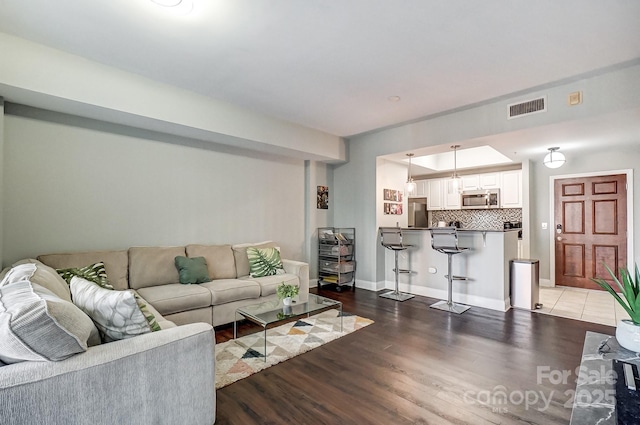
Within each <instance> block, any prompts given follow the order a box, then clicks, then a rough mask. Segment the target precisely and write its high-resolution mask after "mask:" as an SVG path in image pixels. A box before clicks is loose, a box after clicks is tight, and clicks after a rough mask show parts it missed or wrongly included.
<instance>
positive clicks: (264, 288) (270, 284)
mask: <svg viewBox="0 0 640 425" xmlns="http://www.w3.org/2000/svg"><path fill="white" fill-rule="evenodd" d="M250 280H251V281H254V282H256V283H257V284H258V285H260V295H261V296H263V297H266V296H269V295H272V294H275V293H276V288H277V286H278V285H280V284H281V283H286V284H287V285H293V286H297V287H300V279H299V278H298V276H297V275H295V274H288V273H287V274H279V275H273V276H264V277H256V278H250Z"/></svg>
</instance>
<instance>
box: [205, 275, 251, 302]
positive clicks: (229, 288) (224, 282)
mask: <svg viewBox="0 0 640 425" xmlns="http://www.w3.org/2000/svg"><path fill="white" fill-rule="evenodd" d="M200 286H202V287H204V288H207V289H208V290H209V291H211V304H212V305H220V304H226V303H230V302H232V301H238V300H247V299H253V298H258V297H260V285H259V284H258V283H257V282H253V281H251V280H240V279H216V280H212V281H211V282H206V283H203V284H202V285H200Z"/></svg>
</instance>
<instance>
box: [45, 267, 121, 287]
mask: <svg viewBox="0 0 640 425" xmlns="http://www.w3.org/2000/svg"><path fill="white" fill-rule="evenodd" d="M56 272H58V274H59V275H60V276H61V277H62V278H63V279H64V280H65V281H66V282H67V283H68V284H69V285H70V284H71V278H72V277H74V276H78V277H81V278H83V279H87V280H88V281H90V282H93V283H95V284H96V285H98V286H100V287H101V288H105V289H113V286H112V285H110V284H109V280H108V279H107V271H106V270H105V268H104V263H102V262H100V263H95V264H90V265H88V266H86V267H72V268H70V269H56Z"/></svg>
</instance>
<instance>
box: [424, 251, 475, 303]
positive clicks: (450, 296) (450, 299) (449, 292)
mask: <svg viewBox="0 0 640 425" xmlns="http://www.w3.org/2000/svg"><path fill="white" fill-rule="evenodd" d="M452 257H453V255H452V254H447V263H448V264H447V271H448V274H447V276H446V277H447V283H448V288H447V301H438V302H437V303H435V304H431V306H430V307H432V308H437V309H438V310H444V311H449V312H451V313H456V314H461V313H464V312H465V311H467V310H469V308H470V307H469V306H466V305H461V304H456V303H454V302H453V280H454V279H455V280H467V278H466V277H461V276H454V275H453V271H452V270H451V268H452V267H451V258H452Z"/></svg>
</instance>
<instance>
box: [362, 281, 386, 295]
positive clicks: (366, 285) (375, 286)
mask: <svg viewBox="0 0 640 425" xmlns="http://www.w3.org/2000/svg"><path fill="white" fill-rule="evenodd" d="M356 288H359V289H365V290H367V291H374V292H377V291H379V290H381V289H384V282H370V281H368V280H361V279H356Z"/></svg>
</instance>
